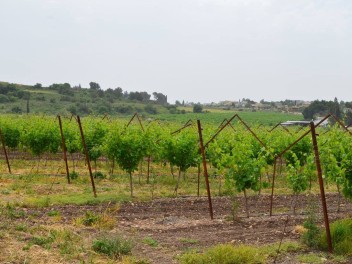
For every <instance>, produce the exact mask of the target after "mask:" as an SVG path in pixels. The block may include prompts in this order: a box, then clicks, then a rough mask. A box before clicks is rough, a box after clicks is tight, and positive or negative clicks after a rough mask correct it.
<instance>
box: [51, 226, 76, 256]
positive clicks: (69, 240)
mask: <svg viewBox="0 0 352 264" xmlns="http://www.w3.org/2000/svg"><path fill="white" fill-rule="evenodd" d="M54 232H55V244H56V245H57V247H58V248H59V250H60V254H61V255H72V254H74V253H76V252H78V251H79V247H77V246H76V244H77V243H78V242H79V241H80V239H81V238H80V237H79V236H78V235H76V234H74V233H73V232H71V231H70V230H55V231H54Z"/></svg>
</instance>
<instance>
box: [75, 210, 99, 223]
mask: <svg viewBox="0 0 352 264" xmlns="http://www.w3.org/2000/svg"><path fill="white" fill-rule="evenodd" d="M99 218H100V216H99V215H97V214H96V213H94V212H92V211H87V212H86V213H85V215H84V216H83V217H80V218H78V221H79V222H81V223H82V224H83V225H85V226H93V225H94V224H96V223H97V222H98V221H99Z"/></svg>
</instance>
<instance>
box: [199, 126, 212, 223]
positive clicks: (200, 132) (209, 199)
mask: <svg viewBox="0 0 352 264" xmlns="http://www.w3.org/2000/svg"><path fill="white" fill-rule="evenodd" d="M197 124H198V133H199V145H200V152H201V154H202V159H203V169H204V177H205V184H206V186H207V194H208V202H209V213H210V218H211V220H213V219H214V217H213V205H212V202H211V194H210V185H209V177H208V170H207V161H206V157H205V151H204V145H203V135H202V126H201V124H200V120H199V119H198V120H197Z"/></svg>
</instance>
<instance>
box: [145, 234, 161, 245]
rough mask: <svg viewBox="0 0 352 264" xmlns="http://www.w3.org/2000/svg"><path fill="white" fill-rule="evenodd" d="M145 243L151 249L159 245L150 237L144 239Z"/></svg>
mask: <svg viewBox="0 0 352 264" xmlns="http://www.w3.org/2000/svg"><path fill="white" fill-rule="evenodd" d="M143 243H144V244H147V245H149V246H151V247H157V246H158V245H159V243H158V241H156V240H155V239H153V238H152V237H148V236H147V237H145V238H144V239H143Z"/></svg>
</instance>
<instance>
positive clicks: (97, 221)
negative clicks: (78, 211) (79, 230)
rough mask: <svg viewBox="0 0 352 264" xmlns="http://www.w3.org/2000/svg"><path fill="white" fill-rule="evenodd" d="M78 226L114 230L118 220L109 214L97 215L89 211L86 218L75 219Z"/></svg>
mask: <svg viewBox="0 0 352 264" xmlns="http://www.w3.org/2000/svg"><path fill="white" fill-rule="evenodd" d="M75 223H76V225H84V226H92V227H96V228H100V229H112V228H113V227H114V226H115V224H116V220H115V218H114V217H112V216H110V215H109V214H108V212H103V213H95V212H92V211H87V212H86V213H85V215H84V216H81V217H78V218H76V219H75Z"/></svg>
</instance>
